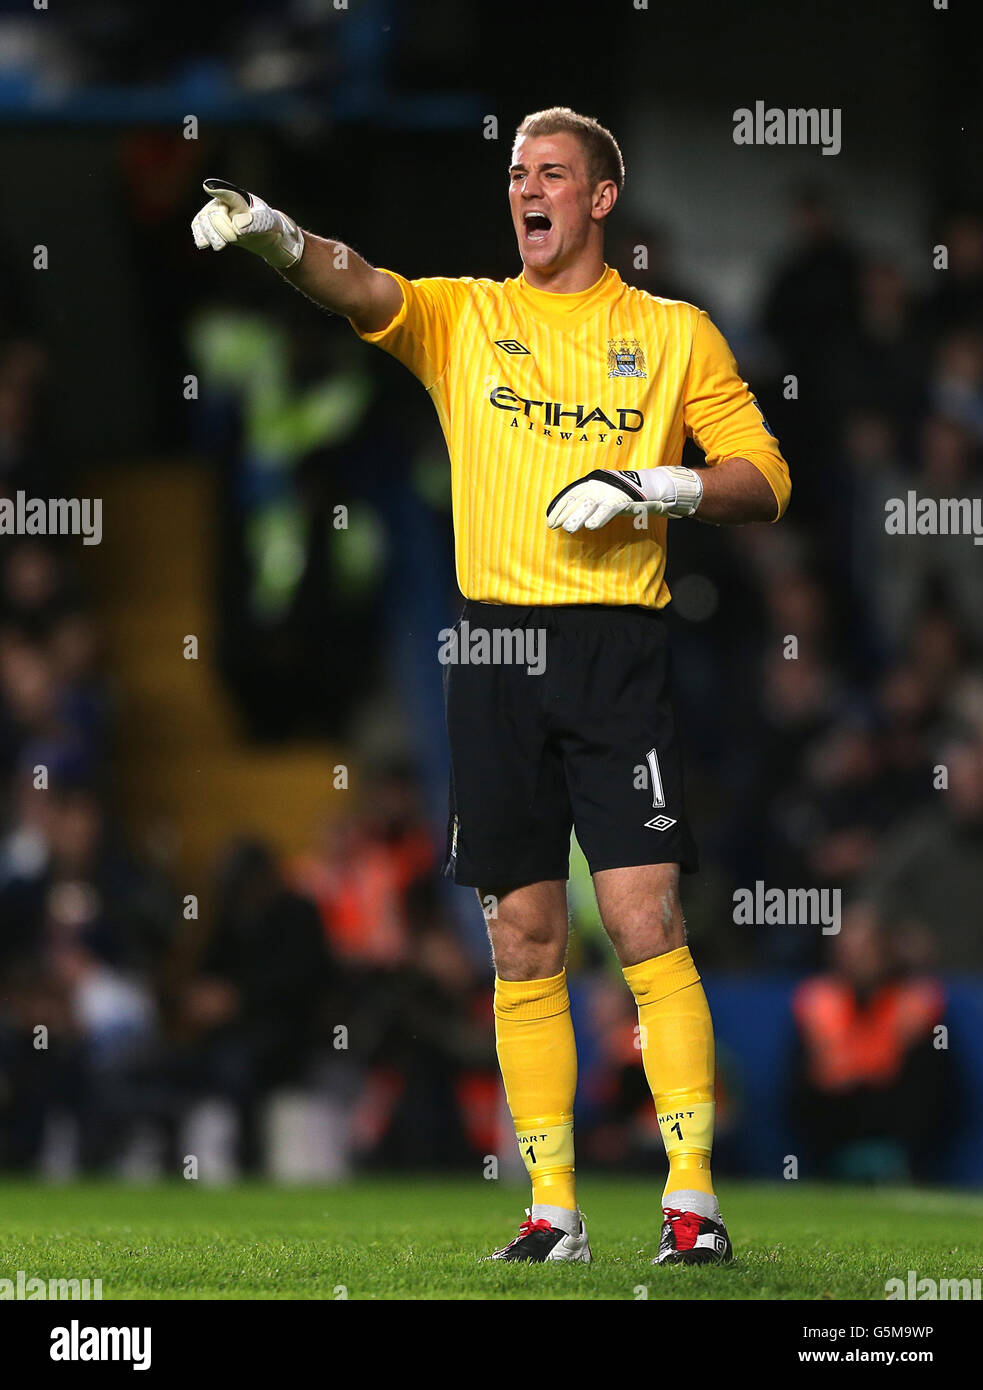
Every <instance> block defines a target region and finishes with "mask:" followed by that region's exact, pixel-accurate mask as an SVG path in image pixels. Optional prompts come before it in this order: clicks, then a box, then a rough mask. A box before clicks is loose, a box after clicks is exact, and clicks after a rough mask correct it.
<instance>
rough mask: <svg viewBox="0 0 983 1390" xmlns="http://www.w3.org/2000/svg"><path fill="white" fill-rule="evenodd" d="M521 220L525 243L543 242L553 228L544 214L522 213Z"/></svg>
mask: <svg viewBox="0 0 983 1390" xmlns="http://www.w3.org/2000/svg"><path fill="white" fill-rule="evenodd" d="M522 220H523V225H524V227H525V231H526V240H527V241H532V242H537V241H545V240H546V238H547V237H548V236H549V234H550V232H551V230H552V228H553V223H552V222H551V221H550V219H549V217H547V215H546V213H545V212H526V213H523V218H522Z"/></svg>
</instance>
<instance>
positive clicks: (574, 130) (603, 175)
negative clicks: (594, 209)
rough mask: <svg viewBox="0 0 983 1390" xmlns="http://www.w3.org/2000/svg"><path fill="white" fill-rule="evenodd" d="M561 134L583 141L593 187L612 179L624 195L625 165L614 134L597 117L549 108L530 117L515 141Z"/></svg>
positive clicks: (535, 112)
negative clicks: (525, 136) (520, 138)
mask: <svg viewBox="0 0 983 1390" xmlns="http://www.w3.org/2000/svg"><path fill="white" fill-rule="evenodd" d="M560 134H568V135H575V136H576V137H577V139H578V140H579V141H580V144H581V148H582V149H583V151H584V153H585V155H586V156H587V177H588V178H589V179H590V181H591V186H592V187H596V186H597V184H599V183H600V182H601V181H602V180H604V179H611V180H612V181H613V182H614V183H616V184H617V185H618V192H619V193H620V192H621V190H622V189H623V188H624V186H625V161H624V160H623V159H622V158H621V151H620V150H619V149H618V142H617V140H616V139H615V138H614V136H613V135H612V134H611V132H610V130H608V129H607V128H606V127H605V126H602V125H601V123H600V121H595V120H594V117H593V116H581V115H580V114H579V112H577V111H572V110H571V109H570V107H569V106H548V107H547V108H546V110H545V111H534V112H533V113H532V115H531V116H527V117H526V118H525V120H524V121H523V122H522V124H521V125H520V126H519V128H518V130H517V131H516V132H515V138H516V140H518V138H519V136H520V135H560ZM513 143H514V142H513Z"/></svg>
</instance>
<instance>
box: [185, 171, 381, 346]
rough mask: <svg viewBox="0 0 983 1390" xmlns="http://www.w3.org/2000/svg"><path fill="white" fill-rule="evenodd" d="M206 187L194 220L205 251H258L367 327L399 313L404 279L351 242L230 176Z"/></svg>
mask: <svg viewBox="0 0 983 1390" xmlns="http://www.w3.org/2000/svg"><path fill="white" fill-rule="evenodd" d="M203 187H204V189H205V192H206V193H209V194H211V195H212V196H211V201H210V202H208V203H206V204H205V206H204V207H203V208H202V209H201V211H200V212H199V213H198V215H197V217H195V219H194V221H193V222H192V224H191V229H192V232H193V233H194V239H195V245H196V246H197V247H198V248H199V250H202V251H204V250H206V249H207V248H208V247H211V248H212V250H214V251H222V250H224V249H225V247H226V246H241V247H242V248H243V249H244V250H246V251H252V252H253V253H254V254H255V255H257V256H260V257H261V258H262V259H263V260H265V261H266V262H267V263H268V264H269V265H271V266H273V268H274V270H278V271H279V272H280V274H281V275H282V276H283V277H284V278H285V279H286V280H289V281H290V283H291V284H292V285H295V286H296V287H297V289H299V290H300V291H301V293H303V294H306V295H307V297H308V298H309V299H312V300H313V301H314V302H315V303H316V304H321V305H323V307H324V308H325V309H330V310H331V312H332V313H335V314H343V315H344V317H345V318H350V319H351V320H352V321H353V322H354V323H355V325H356V326H357V327H358V328H360V329H362V330H363V332H368V333H373V332H377V331H378V330H379V329H381V328H385V326H386V324H388V323H389V322H390V321H391V320H392V319H393V318H394V317H395V316H396V314H397V313H398V312H399V309H400V306H401V304H402V302H403V298H402V290H401V289H400V287H399V285H398V283H397V282H396V281H395V280H394V279H393V278H392V276H390V275H383V273H382V272H381V271H379V270H374V269H373V267H372V266H370V265H369V263H368V261H365V260H363V259H362V257H361V256H359V255H358V254H357V252H355V251H353V250H352V249H351V247H350V246H345V244H344V243H343V242H340V241H328V240H326V239H325V238H323V237H319V236H314V235H313V234H312V233H310V232H307V233H305V232H303V231H301V229H300V227H298V225H297V223H296V222H295V221H294V220H293V218H291V217H288V216H287V214H286V213H283V212H278V211H277V209H276V208H271V207H270V206H269V204H268V203H265V202H264V201H263V199H262V198H259V197H257V195H256V194H255V193H248V192H247V191H246V190H245V189H244V188H238V187H237V186H236V185H235V184H231V183H228V182H227V181H226V180H225V179H206V180H205V182H204V184H203Z"/></svg>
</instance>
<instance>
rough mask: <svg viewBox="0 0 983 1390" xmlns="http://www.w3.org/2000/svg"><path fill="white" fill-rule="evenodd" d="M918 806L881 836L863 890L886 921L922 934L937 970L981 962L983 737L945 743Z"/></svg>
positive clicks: (970, 967)
mask: <svg viewBox="0 0 983 1390" xmlns="http://www.w3.org/2000/svg"><path fill="white" fill-rule="evenodd" d="M939 765H940V766H941V767H943V768H945V769H946V775H947V782H948V785H947V787H945V788H942V787H938V783H937V781H936V780H935V779H933V781H931V782H929V783H928V785H929V786H932V787H933V788H934V787H937V788H938V789H934V790H933V791H932V792H931V799H930V794H929V792H928V791H927V790H926V792H925V793H924V795H923V796H922V797H921V798H920V799H919V800H920V803H921V804H920V807H919V809H918V810H915V811H913V812H912V813H911V814H910V815H909V816H908V817H907V818H906V819H904V820H903V821H901V823H900V824H898V825H897V826H896V827H895V828H894V829H892V830H891V832H890V833H889V834H888V835H886V836H885V838H884V842H883V844H882V846H881V852H880V855H879V857H878V859H877V862H876V864H874V865H872V866H871V869H870V872H869V874H868V875H867V877H866V879H865V881H864V884H863V892H864V895H865V896H866V897H868V898H869V899H870V900H871V901H872V902H874V903H876V904H877V906H878V908H879V910H880V911H881V913H882V914H883V916H884V918H885V920H886V921H888V922H891V923H892V924H893V925H894V926H901V925H902V924H905V925H911V926H914V927H917V928H919V929H920V930H921V931H923V932H925V933H927V934H928V936H929V938H930V940H931V942H932V945H933V954H934V958H935V960H936V962H937V964H938V966H939V968H941V969H943V970H975V971H981V970H983V937H981V935H980V933H979V931H977V930H976V929H975V923H976V922H977V920H978V919H977V913H978V912H979V908H980V903H981V902H983V740H980V739H959V740H955V741H953V742H952V743H950V744H949V745H948V746H947V747H944V748H943V749H942V750H941V752H940V754H939Z"/></svg>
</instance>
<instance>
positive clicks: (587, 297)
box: [510, 265, 624, 328]
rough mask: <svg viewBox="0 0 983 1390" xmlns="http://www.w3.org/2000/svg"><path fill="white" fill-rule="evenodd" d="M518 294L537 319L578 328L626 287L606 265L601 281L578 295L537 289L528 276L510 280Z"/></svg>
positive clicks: (558, 325)
mask: <svg viewBox="0 0 983 1390" xmlns="http://www.w3.org/2000/svg"><path fill="white" fill-rule="evenodd" d="M510 283H511V284H512V285H514V286H515V291H516V294H517V295H518V297H519V299H520V300H521V301H522V302H523V304H525V305H526V306H527V307H528V308H529V309H530V310H531V311H532V313H533V314H534V315H536V317H537V318H545V319H549V321H550V322H551V323H552V324H554V325H555V326H556V327H558V328H578V327H579V326H580V324H582V323H584V322H585V320H587V319H589V318H590V317H591V316H592V315H593V314H595V313H596V312H597V311H598V310H599V309H600V308H601V307H602V306H603V305H605V304H610V303H613V302H614V300H615V299H617V298H618V296H619V294H620V293H621V291H622V290H623V289H624V282H623V281H622V279H621V276H620V275H619V274H618V272H617V271H616V270H614V269H613V268H612V267H611V266H609V265H605V267H604V272H603V274H602V275H601V278H600V279H599V280H596V281H595V282H594V284H593V285H590V286H589V287H588V288H587V289H586V290H578V291H577V292H576V293H575V294H554V293H553V291H552V290H537V289H534V288H533V286H532V285H530V284H529V283H528V281H527V280H526V278H525V276H524V275H517V276H516V278H515V279H514V280H512V281H511V282H510Z"/></svg>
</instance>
